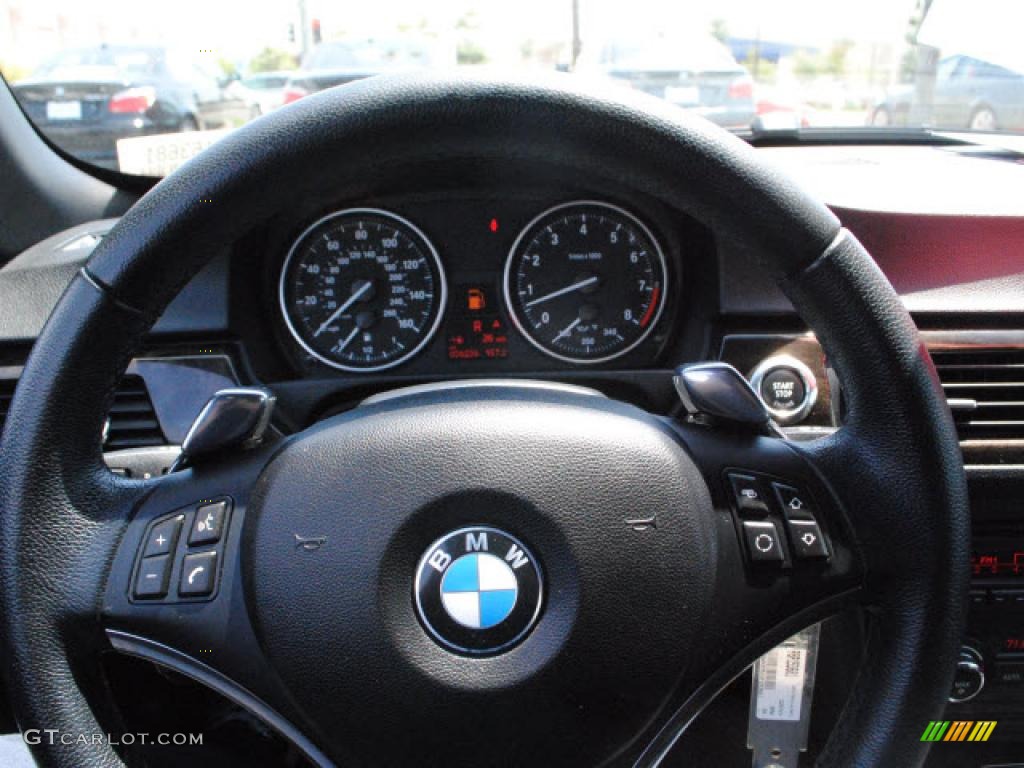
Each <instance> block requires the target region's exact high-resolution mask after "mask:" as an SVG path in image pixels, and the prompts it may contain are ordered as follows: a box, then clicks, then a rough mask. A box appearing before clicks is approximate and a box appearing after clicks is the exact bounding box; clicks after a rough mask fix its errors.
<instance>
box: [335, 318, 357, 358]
mask: <svg viewBox="0 0 1024 768" xmlns="http://www.w3.org/2000/svg"><path fill="white" fill-rule="evenodd" d="M358 333H359V326H358V325H357V326H356V327H355V328H353V329H352V333H350V334H349V335H348V336H346V337H345V340H344V341H343V342H341V344H339V345H338V346H336V347H335V348H334V354H336V355H340V354H341V353H342V352H343V351H344V349H345V347H347V346H348V345H349V343H350V342H351V341H352V339H354V338H355V337H356V335H357V334H358Z"/></svg>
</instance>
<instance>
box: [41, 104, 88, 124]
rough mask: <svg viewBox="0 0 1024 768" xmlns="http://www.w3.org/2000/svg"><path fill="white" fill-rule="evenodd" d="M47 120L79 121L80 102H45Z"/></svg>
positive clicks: (80, 115)
mask: <svg viewBox="0 0 1024 768" xmlns="http://www.w3.org/2000/svg"><path fill="white" fill-rule="evenodd" d="M46 119H47V120H81V119H82V102H80V101H48V102H46Z"/></svg>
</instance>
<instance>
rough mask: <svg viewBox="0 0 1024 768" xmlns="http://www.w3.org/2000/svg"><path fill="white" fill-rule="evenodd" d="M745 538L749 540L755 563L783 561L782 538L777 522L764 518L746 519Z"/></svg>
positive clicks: (748, 544)
mask: <svg viewBox="0 0 1024 768" xmlns="http://www.w3.org/2000/svg"><path fill="white" fill-rule="evenodd" d="M743 538H744V539H745V540H746V542H747V551H748V552H749V553H750V559H751V560H752V561H753V562H755V563H781V562H783V560H785V555H784V554H783V552H782V538H781V537H780V536H779V529H778V528H777V527H776V526H775V523H772V522H769V521H762V520H744V521H743Z"/></svg>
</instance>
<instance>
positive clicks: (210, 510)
mask: <svg viewBox="0 0 1024 768" xmlns="http://www.w3.org/2000/svg"><path fill="white" fill-rule="evenodd" d="M227 511H228V503H227V502H226V501H217V502H214V503H213V504H203V505H202V506H200V507H199V509H197V510H196V516H195V519H194V520H193V521H192V530H191V531H190V532H189V534H188V543H189V544H213V543H214V542H216V541H220V535H221V530H222V529H223V527H224V518H225V517H226V516H227Z"/></svg>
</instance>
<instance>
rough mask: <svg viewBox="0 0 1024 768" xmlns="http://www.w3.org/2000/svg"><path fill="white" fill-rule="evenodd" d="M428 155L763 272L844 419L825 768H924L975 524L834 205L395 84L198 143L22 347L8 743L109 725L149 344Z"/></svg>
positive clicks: (690, 161)
mask: <svg viewBox="0 0 1024 768" xmlns="http://www.w3.org/2000/svg"><path fill="white" fill-rule="evenodd" d="M425 156H427V157H428V158H429V159H430V161H431V162H433V163H437V164H443V163H444V162H446V161H447V160H449V159H450V160H453V161H454V160H457V159H473V158H489V159H495V158H500V159H502V160H505V161H508V162H511V163H515V162H516V161H517V160H524V159H532V160H544V161H547V162H549V163H551V164H553V165H564V166H566V167H582V168H588V169H593V170H595V171H597V172H599V173H602V174H605V175H607V176H610V177H614V178H617V179H620V180H622V181H625V182H627V183H631V184H637V185H642V186H643V187H644V188H645V189H647V190H648V191H649V192H650V193H651V194H654V195H656V196H658V197H661V198H662V199H664V200H665V201H666V202H667V203H669V204H670V205H673V206H675V207H677V208H678V209H680V210H682V211H685V212H687V213H689V214H691V215H692V216H694V217H695V218H697V219H698V220H700V221H701V222H703V223H704V224H706V225H707V226H708V227H709V228H710V229H711V230H712V231H713V232H714V233H716V234H718V235H728V236H730V237H733V238H735V239H737V240H739V241H740V242H741V243H743V244H744V246H745V247H747V248H749V249H751V250H752V251H754V252H755V253H757V254H758V255H759V257H760V259H761V261H762V263H763V264H764V265H765V267H766V268H767V269H768V270H769V272H770V273H771V274H772V275H773V276H774V277H775V278H776V279H777V280H778V281H779V284H780V285H781V286H782V287H783V289H784V290H785V291H786V293H787V295H788V296H789V297H790V298H791V299H792V301H793V303H794V305H795V306H796V308H797V309H798V311H799V312H800V314H801V316H802V317H803V318H804V319H805V320H806V321H807V323H808V324H809V326H810V327H811V329H812V330H813V331H814V332H815V333H816V334H817V336H818V338H819V340H820V341H821V342H822V344H823V346H824V348H825V349H826V350H827V352H828V354H829V355H830V358H831V360H832V362H833V364H834V365H835V367H836V369H837V370H838V372H839V374H840V377H841V378H842V380H843V382H844V396H845V397H847V402H848V404H849V421H848V423H847V424H846V425H845V426H844V428H843V429H842V430H840V431H839V432H838V433H837V434H836V435H835V436H834V437H832V438H830V439H828V440H826V441H822V442H820V443H816V444H811V445H810V446H809V447H807V448H806V449H804V450H805V452H806V454H807V456H808V457H809V458H810V459H811V460H813V461H816V462H819V464H820V466H821V467H822V468H823V470H824V471H825V473H826V474H827V476H828V480H829V482H830V483H831V484H832V486H833V488H834V490H835V492H836V494H837V495H838V496H840V497H841V498H843V499H844V500H845V501H846V503H847V505H848V509H849V510H850V516H851V522H852V524H853V526H854V528H855V529H856V530H857V534H858V538H859V540H860V541H861V542H862V544H863V545H864V552H863V555H864V561H865V565H866V571H865V572H866V578H865V582H864V584H863V588H862V589H863V602H864V603H865V604H866V605H868V606H869V607H870V609H871V610H872V613H873V615H874V618H875V622H874V632H873V634H872V636H871V639H870V643H871V647H870V651H869V658H871V659H873V663H871V664H869V665H866V666H865V668H864V669H863V670H862V672H861V675H860V678H859V680H858V683H857V686H856V688H855V690H854V691H853V694H852V696H851V699H850V702H849V704H848V706H847V708H846V710H845V712H844V714H843V716H842V718H841V721H840V723H839V725H838V726H837V728H836V730H835V732H834V733H833V736H832V738H831V740H830V742H829V746H828V748H827V750H826V753H825V754H824V755H823V756H822V757H821V758H820V763H821V764H823V765H834V766H838V765H850V766H888V765H913V764H916V763H917V762H918V761H919V760H920V759H921V758H922V756H923V754H924V753H923V750H924V749H925V746H924V745H922V744H921V743H920V741H919V738H918V737H919V734H920V731H921V728H923V726H924V724H926V723H927V721H928V720H929V719H935V718H937V717H938V715H939V713H940V711H941V708H942V705H943V703H944V701H945V698H946V695H947V693H948V690H949V684H950V680H951V676H952V670H953V660H954V659H955V655H956V652H957V651H958V649H959V644H960V640H961V635H962V632H963V627H964V620H965V615H966V585H967V579H968V569H967V563H968V557H967V553H968V542H969V517H968V510H967V499H966V483H965V479H964V473H963V468H962V460H961V457H960V453H959V449H958V444H957V440H956V435H955V431H954V429H953V425H952V421H951V418H950V416H949V413H948V409H947V407H946V405H945V401H944V399H943V396H942V393H941V390H940V388H939V386H938V383H937V377H936V376H935V372H934V369H933V367H932V364H931V361H930V358H929V357H928V354H927V351H926V349H925V347H924V346H923V344H922V343H921V341H920V340H919V338H918V336H917V333H916V329H915V328H914V325H913V323H912V321H911V319H910V317H909V315H908V314H907V313H906V311H905V309H904V308H903V306H902V304H901V302H900V300H899V298H898V297H897V296H896V294H895V293H894V291H893V290H892V288H891V286H890V285H889V284H888V282H887V281H886V279H885V277H884V276H883V275H882V274H881V273H880V271H879V270H878V269H877V267H876V266H875V265H874V263H873V261H872V260H871V258H870V256H869V255H868V254H867V253H866V251H865V250H864V249H863V247H862V246H861V245H860V244H859V243H858V242H857V241H856V239H855V238H854V237H853V236H852V235H850V234H849V233H848V232H846V231H844V230H842V229H841V228H840V225H839V222H838V221H837V220H836V219H835V217H834V216H833V215H832V214H831V213H830V212H829V211H828V209H827V208H825V207H824V206H823V205H821V204H820V203H818V202H817V201H815V200H813V199H812V198H811V197H809V196H808V195H807V194H806V193H804V192H803V191H802V190H800V189H799V188H798V187H796V186H795V185H793V184H792V183H791V182H789V181H788V180H787V179H785V178H784V177H783V176H782V175H781V174H778V173H777V172H775V171H774V170H772V169H771V168H769V167H767V166H766V165H765V164H764V163H763V161H762V160H761V159H760V158H759V157H758V156H757V155H756V153H755V151H754V150H752V149H751V148H750V147H749V146H747V145H746V144H744V143H743V142H741V141H739V140H738V139H736V138H734V137H731V136H729V135H727V134H725V133H724V132H722V131H720V130H718V129H716V128H713V127H712V126H710V125H709V124H706V123H704V122H703V121H701V120H699V119H694V118H691V117H688V116H686V115H684V114H682V113H679V112H677V111H675V110H674V109H672V108H671V107H668V106H666V105H664V104H662V103H660V102H657V101H656V100H649V99H647V98H644V97H640V96H635V95H632V94H620V93H617V92H616V93H614V94H612V93H609V92H607V91H602V90H599V89H596V88H593V89H591V88H590V87H589V86H586V85H581V84H579V83H577V82H574V81H571V80H569V79H568V78H553V79H551V80H542V81H531V82H516V81H509V80H498V79H492V78H488V77H482V78H476V79H471V78H461V77H460V78H445V77H425V76H409V77H395V78H375V79H372V80H369V81H365V82H361V83H357V84H354V85H351V86H346V87H344V88H343V89H337V90H333V91H329V92H324V93H322V94H319V95H316V96H313V97H310V98H307V99H304V100H303V101H302V102H299V103H298V104H296V105H295V106H294V107H291V108H289V109H287V110H283V111H281V112H279V113H274V114H272V115H270V116H268V117H266V118H262V119H260V120H258V121H255V122H253V123H251V124H249V125H248V126H246V127H245V128H243V129H240V130H239V131H237V132H235V133H234V134H232V135H231V136H229V137H227V138H225V139H224V140H223V141H221V142H219V143H218V144H216V145H214V146H213V147H212V148H211V149H210V150H208V151H207V152H205V153H204V154H203V155H201V156H199V157H197V158H196V159H195V160H193V161H192V162H190V163H188V164H187V165H185V166H184V167H182V168H181V169H180V170H179V171H177V172H175V173H174V174H172V175H171V176H169V177H168V178H167V179H165V180H164V181H163V182H161V183H160V184H158V185H157V186H156V187H155V188H154V189H153V190H152V191H151V192H150V193H149V194H147V195H146V196H145V197H144V198H143V199H142V200H141V201H140V202H139V203H138V204H137V205H136V206H135V207H133V208H132V209H131V210H130V211H129V212H128V213H127V214H126V215H125V216H124V217H123V219H122V220H121V221H120V223H119V224H118V225H117V226H116V227H115V228H114V229H113V230H112V231H111V233H110V234H109V235H108V236H107V237H106V238H105V240H104V241H103V243H102V244H101V245H100V246H99V247H98V248H97V251H96V253H95V254H94V256H93V257H92V258H91V259H90V261H89V263H88V265H87V266H86V267H85V269H84V270H83V271H82V273H81V274H80V275H79V276H78V277H77V278H76V279H75V281H74V282H73V283H72V285H71V286H70V287H69V288H68V291H67V293H66V294H65V296H64V298H63V299H62V301H61V302H60V304H59V305H58V307H57V308H56V310H55V311H54V313H53V315H52V317H51V318H50V320H49V322H48V323H47V325H46V327H45V329H44V330H43V332H42V334H41V335H40V337H39V339H38V341H37V342H36V345H35V347H34V349H33V351H32V355H31V357H30V359H29V361H28V363H27V365H26V366H25V369H24V373H23V375H22V378H21V381H20V382H19V387H18V391H17V394H16V396H15V399H14V402H13V404H12V408H11V411H10V414H9V417H8V422H7V428H6V431H5V433H4V436H3V442H2V444H0V503H2V509H3V515H2V518H0V575H2V579H3V585H2V589H0V600H2V619H3V642H4V648H5V651H6V654H7V658H8V664H7V666H6V677H7V684H8V686H9V690H10V692H11V696H12V700H13V703H14V707H15V711H16V714H17V717H18V721H19V725H20V726H21V727H22V728H23V729H24V728H53V727H59V728H60V729H61V730H63V731H70V732H83V733H93V732H101V731H103V730H104V728H102V727H101V726H100V724H99V722H109V717H110V716H111V713H110V712H109V710H107V709H105V707H106V702H105V697H104V696H102V695H96V694H97V693H98V692H99V691H101V690H102V681H101V679H100V676H99V673H98V672H97V671H96V662H95V653H96V652H97V651H98V650H102V649H103V648H104V647H105V638H104V637H103V634H102V632H101V631H100V628H99V623H98V622H95V621H91V622H90V621H88V620H86V619H87V618H88V617H92V619H95V617H96V615H97V614H99V613H100V612H101V611H102V609H103V605H102V602H103V595H102V589H99V590H98V589H97V585H102V583H103V575H104V574H105V573H106V569H107V568H108V567H109V564H110V562H111V560H112V559H113V557H114V553H115V551H116V548H117V545H118V542H119V540H120V538H121V536H122V535H123V533H124V530H125V525H126V524H127V520H128V518H129V516H130V512H131V510H132V509H133V508H134V507H135V505H136V504H137V503H139V501H140V499H142V498H143V497H144V496H145V494H147V493H148V492H149V490H148V489H147V488H145V487H143V486H142V485H141V484H139V483H135V482H132V481H126V480H123V479H120V478H116V477H114V476H112V475H111V474H110V473H109V472H107V471H106V469H105V467H104V465H103V462H102V456H101V448H100V445H99V443H98V440H95V439H90V438H89V437H88V436H90V435H99V434H100V431H101V425H102V421H103V418H104V416H105V414H106V411H107V409H108V407H109V404H110V401H111V397H112V392H113V390H114V387H115V386H116V383H117V381H118V379H119V377H120V376H121V374H122V372H123V370H124V368H125V367H126V365H127V362H128V360H129V359H130V357H131V355H132V353H133V351H134V350H135V349H137V347H138V345H139V344H140V342H141V340H142V338H143V336H144V334H145V333H146V331H147V330H148V329H149V327H150V326H151V325H152V324H153V322H155V319H156V318H157V317H158V316H159V314H160V312H161V311H162V309H163V308H164V307H165V306H166V305H167V304H168V302H169V301H170V300H171V299H172V298H173V296H174V295H176V293H177V291H178V290H179V289H180V288H181V287H182V286H183V285H184V284H185V282H186V281H187V280H188V279H189V278H190V277H191V276H193V275H194V274H195V273H196V272H198V270H199V269H200V268H201V267H202V266H203V265H204V264H205V263H206V262H207V260H209V259H210V258H211V257H212V256H213V254H214V253H216V252H217V251H218V249H219V248H220V247H222V246H224V245H226V244H229V243H231V242H234V241H235V240H236V239H237V238H238V237H240V236H241V235H243V234H244V233H246V232H247V231H248V230H249V229H251V228H252V227H253V226H254V225H256V224H258V223H259V222H261V221H263V220H265V219H266V218H268V217H269V216H271V215H273V214H274V213H275V212H277V211H278V210H280V209H281V208H282V207H284V206H287V204H288V202H289V200H290V199H292V198H293V196H295V195H300V194H302V195H306V194H315V193H316V191H317V190H318V189H322V188H323V185H324V184H325V183H326V182H325V179H324V174H321V173H318V170H320V169H323V168H344V169H345V172H346V173H350V174H353V175H357V174H358V173H359V172H360V171H362V170H368V169H381V168H389V167H391V168H393V167H400V166H401V165H402V164H406V163H412V162H422V161H423V160H424V157H425ZM204 200H212V201H214V203H213V204H208V203H205V202H203V201H204ZM225 212H230V215H225ZM880 392H882V393H885V396H884V397H881V398H880V397H878V396H877V393H880ZM41 532H42V535H41ZM86 541H87V542H88V545H89V546H88V547H87V548H84V549H83V546H82V544H83V542H86ZM723 682H724V681H723ZM86 692H88V693H89V695H88V696H87V695H86ZM97 718H99V722H98V720H97ZM657 743H658V742H656V743H655V744H656V746H654V747H653V748H652V749H650V750H649V751H648V752H647V753H646V755H647V757H646V758H645V759H648V760H649V761H653V760H655V759H656V758H657V756H658V754H659V751H658V750H659V747H658V746H657ZM667 743H668V742H664V743H663V744H662V746H664V744H667ZM33 749H34V753H35V756H36V758H37V759H38V760H40V762H42V763H43V764H47V765H55V766H100V765H116V764H120V758H119V756H118V755H117V754H116V753H115V752H114V751H113V750H112V749H111V748H110V747H108V746H96V745H84V746H83V745H75V746H71V747H61V746H58V747H53V746H49V747H48V746H47V745H46V744H42V745H39V746H36V747H34V748H33Z"/></svg>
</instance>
